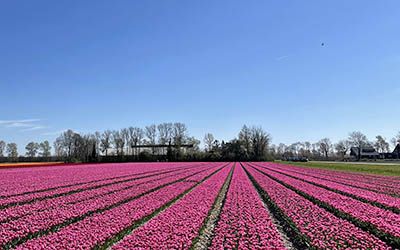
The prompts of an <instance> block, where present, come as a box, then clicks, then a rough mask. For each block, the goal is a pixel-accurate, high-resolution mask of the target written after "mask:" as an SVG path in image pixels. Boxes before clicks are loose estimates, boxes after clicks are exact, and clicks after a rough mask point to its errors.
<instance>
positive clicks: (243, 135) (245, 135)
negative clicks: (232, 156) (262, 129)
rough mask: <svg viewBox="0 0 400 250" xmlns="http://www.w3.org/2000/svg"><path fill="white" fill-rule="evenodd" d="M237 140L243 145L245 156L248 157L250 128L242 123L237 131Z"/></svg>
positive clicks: (250, 149) (249, 152)
mask: <svg viewBox="0 0 400 250" xmlns="http://www.w3.org/2000/svg"><path fill="white" fill-rule="evenodd" d="M238 137H239V142H240V143H241V144H242V145H243V146H244V148H245V150H246V158H248V157H249V156H250V154H251V151H252V148H251V147H252V145H251V129H250V128H249V127H247V126H246V125H243V127H242V129H241V130H240V132H239V136H238Z"/></svg>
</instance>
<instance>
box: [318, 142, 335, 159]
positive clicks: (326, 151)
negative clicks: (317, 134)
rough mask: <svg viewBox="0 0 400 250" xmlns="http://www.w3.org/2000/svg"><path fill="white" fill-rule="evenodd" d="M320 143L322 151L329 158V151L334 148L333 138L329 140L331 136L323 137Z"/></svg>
mask: <svg viewBox="0 0 400 250" xmlns="http://www.w3.org/2000/svg"><path fill="white" fill-rule="evenodd" d="M318 144H319V148H320V150H321V152H322V153H323V154H324V155H325V158H328V155H329V152H330V151H331V148H332V143H331V140H329V138H323V139H321V140H320V141H319V142H318Z"/></svg>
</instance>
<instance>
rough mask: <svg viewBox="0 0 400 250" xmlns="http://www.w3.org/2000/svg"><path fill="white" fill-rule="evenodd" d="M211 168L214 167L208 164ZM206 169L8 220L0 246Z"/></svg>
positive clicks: (0, 228) (1, 228) (0, 231)
mask: <svg viewBox="0 0 400 250" xmlns="http://www.w3.org/2000/svg"><path fill="white" fill-rule="evenodd" d="M211 168H215V167H211ZM204 171H206V170H200V171H199V170H197V169H190V170H188V171H186V172H184V173H182V174H179V175H177V176H173V177H169V178H165V179H163V180H161V181H154V182H151V183H146V184H142V185H140V186H136V187H134V188H131V189H127V190H124V191H122V192H118V193H116V194H113V195H108V196H106V197H100V198H98V199H94V200H91V201H89V202H83V203H78V204H74V205H72V206H67V207H64V208H61V209H54V210H50V211H44V212H41V213H36V214H33V215H32V216H26V217H24V218H22V219H19V220H15V221H11V222H10V223H5V224H2V225H0V234H1V235H2V237H1V238H0V246H3V248H9V247H11V246H14V245H18V244H21V243H23V242H25V241H27V240H28V239H32V238H36V237H39V236H43V235H47V234H49V233H51V232H54V231H57V230H59V229H60V228H62V227H65V226H68V225H70V224H72V223H75V222H77V221H80V220H82V219H84V218H85V217H87V216H90V215H93V214H97V213H101V212H104V211H106V210H109V209H112V208H114V207H117V206H120V205H122V204H125V203H127V202H129V201H132V200H135V199H137V198H140V197H141V196H143V195H145V194H148V193H151V192H154V191H156V190H158V189H160V188H162V187H164V186H167V185H170V184H173V183H175V182H177V181H181V180H183V179H185V178H187V177H190V176H192V175H196V174H199V173H201V172H204Z"/></svg>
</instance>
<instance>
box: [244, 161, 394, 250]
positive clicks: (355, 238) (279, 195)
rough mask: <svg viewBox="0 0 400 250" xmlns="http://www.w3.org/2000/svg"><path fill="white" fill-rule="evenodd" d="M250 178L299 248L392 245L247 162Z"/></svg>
mask: <svg viewBox="0 0 400 250" xmlns="http://www.w3.org/2000/svg"><path fill="white" fill-rule="evenodd" d="M244 166H245V169H246V171H247V173H248V174H249V177H250V179H251V180H252V181H253V183H254V185H255V186H256V187H257V189H258V191H259V192H260V194H261V196H262V197H263V199H264V201H265V202H266V203H267V204H268V205H269V206H270V207H271V211H272V212H273V213H274V214H275V216H276V217H277V218H278V219H279V220H281V223H283V224H284V225H286V227H284V229H285V231H286V233H287V234H288V235H289V236H290V237H291V240H292V242H293V243H294V245H295V247H297V248H299V249H339V248H352V249H389V248H390V247H389V245H388V244H386V243H385V242H383V241H382V240H380V239H379V238H378V237H376V236H374V235H372V234H370V233H368V232H365V231H363V230H361V229H360V228H357V227H356V226H355V225H353V224H352V223H350V222H348V221H346V220H344V219H342V218H338V217H336V216H335V215H333V214H332V213H330V212H328V211H326V210H325V209H323V208H321V207H319V206H317V205H316V204H314V203H313V202H311V201H310V200H308V199H306V198H304V197H303V196H301V195H299V194H297V193H296V192H294V191H293V190H291V189H289V188H287V187H286V186H284V185H282V184H281V183H279V182H277V181H276V180H274V179H272V178H270V177H269V176H268V175H266V174H264V173H262V172H261V170H258V169H257V168H253V167H252V166H250V165H248V164H245V165H244Z"/></svg>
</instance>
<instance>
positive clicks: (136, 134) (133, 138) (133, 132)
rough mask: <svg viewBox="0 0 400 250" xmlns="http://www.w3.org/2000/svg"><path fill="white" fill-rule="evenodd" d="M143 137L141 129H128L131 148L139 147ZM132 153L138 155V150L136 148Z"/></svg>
mask: <svg viewBox="0 0 400 250" xmlns="http://www.w3.org/2000/svg"><path fill="white" fill-rule="evenodd" d="M143 137H144V132H143V129H141V128H138V127H130V128H129V138H130V139H129V142H130V146H131V148H133V147H134V146H138V145H141V144H142V140H143ZM133 153H134V155H138V154H139V150H138V149H137V148H136V149H135V151H134V152H133Z"/></svg>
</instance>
